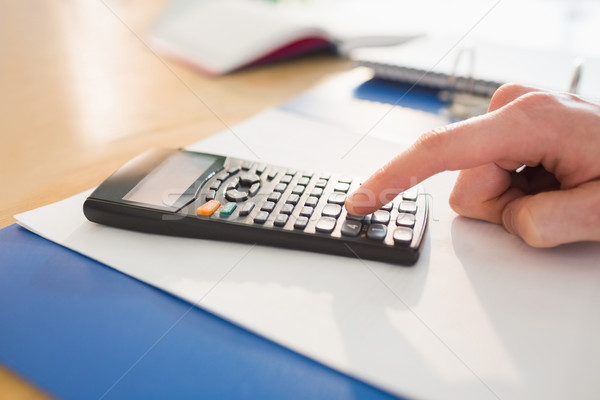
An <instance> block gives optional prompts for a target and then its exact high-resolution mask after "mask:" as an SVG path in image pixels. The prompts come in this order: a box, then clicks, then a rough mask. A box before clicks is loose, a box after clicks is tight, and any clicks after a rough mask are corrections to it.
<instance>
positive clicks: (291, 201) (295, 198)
mask: <svg viewBox="0 0 600 400" xmlns="http://www.w3.org/2000/svg"><path fill="white" fill-rule="evenodd" d="M298 200H300V196H298V195H297V194H290V196H289V197H288V198H287V200H286V201H285V202H286V203H289V204H294V205H296V204H298Z"/></svg>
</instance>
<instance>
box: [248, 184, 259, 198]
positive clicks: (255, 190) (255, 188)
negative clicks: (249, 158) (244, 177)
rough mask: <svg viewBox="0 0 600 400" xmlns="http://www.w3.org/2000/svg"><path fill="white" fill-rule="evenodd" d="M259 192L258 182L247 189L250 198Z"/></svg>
mask: <svg viewBox="0 0 600 400" xmlns="http://www.w3.org/2000/svg"><path fill="white" fill-rule="evenodd" d="M259 190H260V182H256V183H255V184H254V185H252V186H250V189H248V194H249V195H250V196H256V194H257V193H258V191H259Z"/></svg>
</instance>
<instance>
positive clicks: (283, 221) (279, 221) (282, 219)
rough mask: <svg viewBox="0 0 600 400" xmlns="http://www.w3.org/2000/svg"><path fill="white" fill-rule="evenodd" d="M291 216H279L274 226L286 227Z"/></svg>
mask: <svg viewBox="0 0 600 400" xmlns="http://www.w3.org/2000/svg"><path fill="white" fill-rule="evenodd" d="M288 218H289V216H288V215H286V214H279V215H278V216H277V218H275V221H273V225H275V226H284V225H285V224H286V223H287V221H288Z"/></svg>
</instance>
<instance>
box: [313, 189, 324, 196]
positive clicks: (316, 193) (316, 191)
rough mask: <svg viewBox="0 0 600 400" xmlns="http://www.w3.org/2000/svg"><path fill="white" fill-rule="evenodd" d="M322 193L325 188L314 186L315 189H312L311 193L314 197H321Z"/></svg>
mask: <svg viewBox="0 0 600 400" xmlns="http://www.w3.org/2000/svg"><path fill="white" fill-rule="evenodd" d="M322 194H323V189H321V188H313V190H311V191H310V195H311V196H313V197H321V195H322Z"/></svg>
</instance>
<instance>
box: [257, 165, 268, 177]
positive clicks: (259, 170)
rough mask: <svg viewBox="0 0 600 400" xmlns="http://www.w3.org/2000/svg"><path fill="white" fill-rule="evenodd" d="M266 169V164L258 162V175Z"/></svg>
mask: <svg viewBox="0 0 600 400" xmlns="http://www.w3.org/2000/svg"><path fill="white" fill-rule="evenodd" d="M265 169H267V165H266V164H258V166H257V167H256V173H257V174H258V175H262V173H263V172H265Z"/></svg>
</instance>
